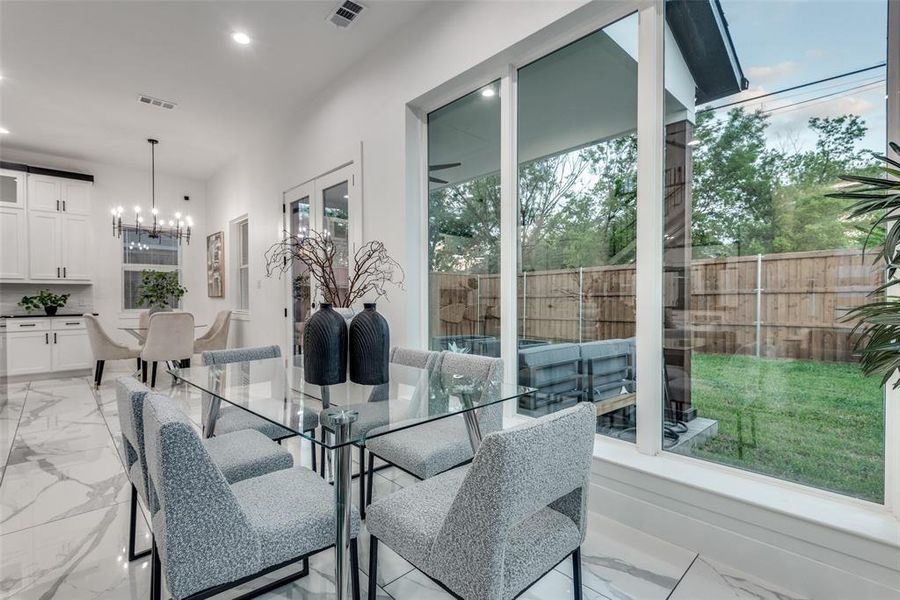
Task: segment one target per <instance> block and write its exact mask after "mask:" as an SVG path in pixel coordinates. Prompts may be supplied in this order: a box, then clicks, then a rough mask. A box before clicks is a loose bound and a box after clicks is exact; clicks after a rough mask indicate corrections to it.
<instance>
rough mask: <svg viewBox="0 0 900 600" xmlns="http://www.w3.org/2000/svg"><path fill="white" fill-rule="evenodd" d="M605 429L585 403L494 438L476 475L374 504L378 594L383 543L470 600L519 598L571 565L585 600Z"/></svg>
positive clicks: (456, 476)
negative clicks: (593, 479)
mask: <svg viewBox="0 0 900 600" xmlns="http://www.w3.org/2000/svg"><path fill="white" fill-rule="evenodd" d="M595 419H596V415H595V412H594V407H593V405H591V404H589V403H581V404H579V405H577V406H575V407H572V408H569V409H566V410H563V411H560V412H557V413H554V414H552V415H549V416H546V417H543V418H540V419H536V420H535V421H533V422H531V423H528V424H526V425H523V426H520V427H516V428H512V429H509V430H506V431H501V432H495V433H492V434H490V435H488V436H486V437H485V438H484V442H483V443H482V444H481V447H480V448H479V449H478V453H477V454H476V455H475V459H474V460H473V461H472V464H471V465H468V466H465V467H460V468H458V469H454V470H452V471H449V472H446V473H443V474H441V475H438V476H436V477H432V478H431V479H428V480H426V481H423V482H422V483H418V484H416V485H414V486H411V487H408V488H405V489H403V490H400V491H398V492H395V493H393V494H391V495H390V496H387V497H385V498H383V499H381V500H379V501H377V502H373V503H372V504H371V505H370V506H369V509H368V518H367V520H366V527H367V529H368V530H369V533H371V547H370V549H369V590H374V589H375V587H374V586H375V581H376V578H377V567H378V562H377V561H378V543H379V541H381V542H383V543H385V544H387V545H388V546H390V548H391V549H392V550H394V551H395V552H397V553H398V554H399V555H400V556H402V557H403V558H405V559H406V560H407V561H409V562H410V563H412V564H413V566H415V567H416V568H417V569H419V570H420V571H422V572H423V573H424V574H425V575H427V576H429V577H430V578H432V579H433V580H435V581H436V582H438V583H439V584H440V585H441V586H443V587H444V588H445V589H447V590H448V591H450V592H451V593H452V594H454V595H455V596H456V597H458V598H465V599H466V600H506V599H509V598H515V597H516V596H518V595H519V594H521V593H522V592H523V591H524V590H526V589H527V588H528V587H530V586H531V585H532V584H534V583H535V582H536V581H537V580H538V579H540V578H541V577H543V576H544V575H545V574H546V573H547V572H548V571H550V569H552V568H553V567H554V566H556V565H557V564H559V563H560V562H562V561H563V560H565V559H566V558H567V557H568V556H570V555H571V556H572V561H573V572H574V587H575V598H576V599H580V598H581V557H580V547H581V543H582V542H583V541H584V537H585V533H586V531H587V512H586V507H587V494H588V487H589V478H590V468H591V454H592V450H593V445H594V427H595V424H594V421H595ZM369 598H370V599H372V598H374V596H373V595H372V594H371V592H370V594H369Z"/></svg>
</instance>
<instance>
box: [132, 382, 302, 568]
mask: <svg viewBox="0 0 900 600" xmlns="http://www.w3.org/2000/svg"><path fill="white" fill-rule="evenodd" d="M149 393H150V388H148V387H147V386H145V385H144V384H142V383H141V382H139V381H138V380H137V379H134V378H133V377H122V378H120V379H119V380H118V381H117V382H116V407H117V409H118V413H119V425H120V427H121V429H122V446H123V450H124V453H125V456H124V458H125V468H126V470H127V475H128V480H129V481H130V482H131V517H130V519H131V520H130V524H129V530H128V532H129V534H128V560H129V561H132V560H136V559H138V558H141V557H143V556H146V555H147V554H149V551H146V552H140V553H139V552H137V551H136V549H135V528H136V526H137V503H138V497H139V496H140V499H141V500H142V501H143V502H144V505H145V506H146V507H147V508H148V509H151V507H152V505H153V503H152V502H151V499H150V496H149V494H148V489H149V488H148V485H147V458H146V449H145V445H144V399H145V398H146V396H147V394H149ZM203 443H204V445H205V447H206V449H207V451H208V452H209V455H210V456H211V457H212V460H213V462H214V463H215V464H216V465H218V467H219V469H220V470H221V471H222V473H223V474H224V475H225V479H227V480H228V481H229V482H231V483H234V482H236V481H241V480H243V479H248V478H250V477H257V476H259V475H265V474H266V473H270V472H272V471H278V470H280V469H290V468H291V467H293V466H294V459H293V457H291V453H290V452H288V451H287V450H286V449H285V448H282V447H281V446H279V445H278V444H276V443H274V442H272V440H270V439H269V438H267V437H266V436H264V435H263V434H261V433H259V432H258V431H253V430H246V431H237V432H234V433H231V434H227V435H222V436H218V437H216V438H214V439H210V440H205V441H204V442H203Z"/></svg>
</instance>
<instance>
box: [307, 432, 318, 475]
mask: <svg viewBox="0 0 900 600" xmlns="http://www.w3.org/2000/svg"><path fill="white" fill-rule="evenodd" d="M311 431H312V437H314V438H315V437H316V430H315V429H312V430H311ZM307 433H309V432H307ZM309 458H310V460H312V470H313V473H315V472H316V445H315V444H314V443H312V442H309Z"/></svg>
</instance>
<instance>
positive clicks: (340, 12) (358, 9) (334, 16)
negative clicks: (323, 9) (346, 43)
mask: <svg viewBox="0 0 900 600" xmlns="http://www.w3.org/2000/svg"><path fill="white" fill-rule="evenodd" d="M365 8H366V7H365V6H363V5H362V4H359V3H358V2H352V0H344V2H342V3H341V4H340V5H339V6H338V7H337V8H336V9H334V12H333V13H331V14H330V15H328V19H327V20H328V21H329V22H331V23H333V24H334V25H336V26H338V27H340V28H341V29H344V28H346V27H350V25H351V24H352V23H353V22H354V21H355V20H356V19H357V17H359V15H360V14H362V11H363V10H365Z"/></svg>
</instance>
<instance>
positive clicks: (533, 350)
mask: <svg viewBox="0 0 900 600" xmlns="http://www.w3.org/2000/svg"><path fill="white" fill-rule="evenodd" d="M580 365H581V352H580V351H579V347H578V344H569V343H565V344H549V345H544V346H532V347H530V348H524V349H522V350H519V385H525V386H529V387H533V388H537V391H536V392H533V393H531V394H528V395H527V396H524V397H522V398H521V399H520V400H519V406H520V407H521V408H524V409H527V410H535V409H540V408H544V407H546V406H548V405H550V404H556V403H564V404H571V403H574V402H578V401H579V400H581V399H582V398H583V396H584V393H583V391H582V389H581V373H580V371H579V369H580Z"/></svg>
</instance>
